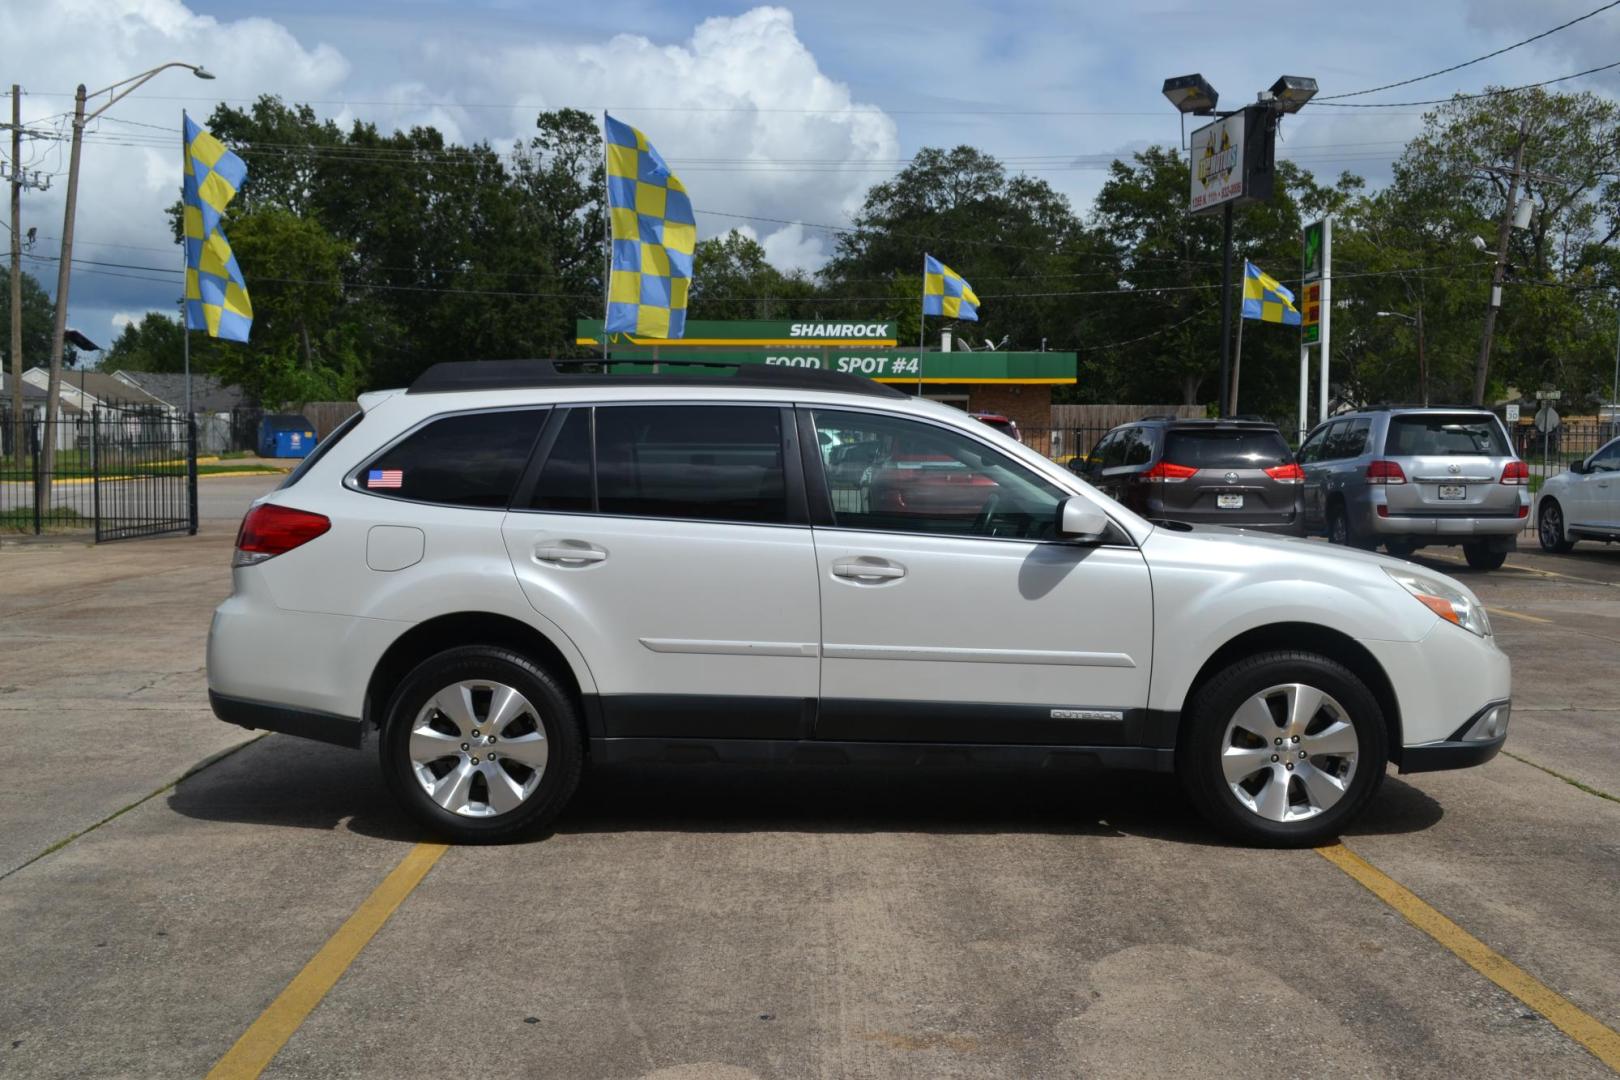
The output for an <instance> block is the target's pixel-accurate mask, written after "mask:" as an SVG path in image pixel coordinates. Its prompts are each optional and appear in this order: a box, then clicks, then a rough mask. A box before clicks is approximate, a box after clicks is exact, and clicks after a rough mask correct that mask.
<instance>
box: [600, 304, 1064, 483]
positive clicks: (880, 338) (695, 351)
mask: <svg viewBox="0 0 1620 1080" xmlns="http://www.w3.org/2000/svg"><path fill="white" fill-rule="evenodd" d="M894 330H895V326H894V323H893V322H890V321H883V320H878V319H867V320H854V321H848V322H823V321H798V322H789V321H718V320H713V321H711V320H692V321H688V322H687V324H686V336H685V337H683V338H678V339H670V340H653V339H649V338H638V337H635V336H633V335H631V334H610V335H608V340H607V358H608V359H610V360H640V361H650V360H657V359H659V358H661V357H662V358H666V359H671V360H673V359H677V358H679V359H689V360H727V361H731V362H734V363H750V364H781V365H786V366H791V367H807V368H820V369H823V370H827V371H842V372H846V373H848V374H852V375H860V376H864V377H866V378H869V379H872V380H874V381H875V382H881V383H890V384H892V385H893V386H894V387H895V388H896V389H898V390H901V391H905V392H908V393H917V392H920V393H921V394H922V395H923V396H924V397H928V398H933V399H935V400H938V401H942V402H944V403H946V404H947V405H954V406H956V407H957V408H959V409H965V410H967V411H969V412H991V413H1001V414H1002V415H1003V416H1007V417H1009V418H1011V419H1012V420H1013V422H1014V423H1016V424H1017V425H1018V427H1019V429H1020V430H1021V431H1022V432H1023V433H1024V441H1025V442H1026V443H1027V444H1029V446H1030V447H1031V448H1032V449H1035V450H1038V451H1040V452H1042V453H1045V452H1046V450H1047V447H1046V445H1045V443H1046V441H1047V439H1048V438H1049V435H1050V430H1051V426H1052V388H1053V387H1054V386H1062V385H1064V384H1067V383H1073V382H1075V381H1076V379H1075V371H1076V367H1075V354H1074V353H1072V352H926V353H923V354H920V355H919V353H918V352H917V350H916V349H915V348H911V349H904V348H900V347H899V345H898V342H897V341H896V339H895V335H894ZM575 343H576V344H577V345H579V346H581V347H584V348H601V347H602V320H600V319H581V320H579V321H578V322H577V323H576V325H575Z"/></svg>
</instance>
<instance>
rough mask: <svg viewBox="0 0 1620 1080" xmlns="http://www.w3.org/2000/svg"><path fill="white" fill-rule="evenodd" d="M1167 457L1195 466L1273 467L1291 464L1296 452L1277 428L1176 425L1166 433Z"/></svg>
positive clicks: (1205, 467) (1204, 467)
mask: <svg viewBox="0 0 1620 1080" xmlns="http://www.w3.org/2000/svg"><path fill="white" fill-rule="evenodd" d="M1164 460H1166V461H1168V462H1170V463H1171V464H1174V465H1186V466H1187V467H1188V468H1193V469H1269V468H1271V467H1272V466H1274V465H1286V464H1288V463H1289V462H1290V461H1292V460H1293V455H1292V454H1291V453H1290V452H1289V450H1288V443H1286V442H1285V441H1283V437H1282V435H1281V434H1280V433H1278V432H1275V431H1264V430H1245V431H1219V430H1214V431H1190V430H1186V429H1182V430H1179V431H1178V430H1176V429H1174V428H1172V429H1171V430H1170V431H1168V432H1166V433H1165V436H1164Z"/></svg>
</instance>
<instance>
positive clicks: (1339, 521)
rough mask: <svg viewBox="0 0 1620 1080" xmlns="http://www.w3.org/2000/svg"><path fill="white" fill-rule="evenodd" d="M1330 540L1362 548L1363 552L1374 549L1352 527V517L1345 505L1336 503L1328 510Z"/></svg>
mask: <svg viewBox="0 0 1620 1080" xmlns="http://www.w3.org/2000/svg"><path fill="white" fill-rule="evenodd" d="M1328 540H1329V542H1331V543H1334V544H1344V545H1346V546H1347V547H1355V548H1361V549H1362V550H1363V551H1371V550H1372V549H1373V545H1372V544H1371V543H1369V542H1367V541H1366V540H1364V539H1362V538H1361V536H1360V535H1358V534H1357V533H1356V531H1355V529H1353V528H1352V527H1351V525H1350V515H1349V514H1348V513H1347V512H1346V511H1345V508H1344V504H1343V503H1334V504H1333V507H1332V508H1331V509H1330V510H1328Z"/></svg>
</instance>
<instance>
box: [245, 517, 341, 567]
mask: <svg viewBox="0 0 1620 1080" xmlns="http://www.w3.org/2000/svg"><path fill="white" fill-rule="evenodd" d="M331 527H332V520H331V519H330V518H328V517H327V516H326V515H325V514H312V513H310V512H309V511H308V510H294V509H293V508H292V507H290V506H277V505H275V504H274V503H262V504H260V505H259V506H255V507H254V508H253V509H251V510H249V511H248V512H247V517H245V518H243V519H242V527H241V528H240V529H238V530H237V532H236V554H235V556H233V557H232V559H231V565H232V566H252V565H254V564H255V563H262V562H264V560H266V559H272V558H275V557H276V556H277V555H280V554H282V553H283V552H286V551H291V550H292V549H293V548H295V547H298V546H300V545H302V544H307V543H309V542H310V541H311V540H313V539H315V538H316V537H317V536H319V535H321V534H322V533H324V532H326V530H328V529H330V528H331Z"/></svg>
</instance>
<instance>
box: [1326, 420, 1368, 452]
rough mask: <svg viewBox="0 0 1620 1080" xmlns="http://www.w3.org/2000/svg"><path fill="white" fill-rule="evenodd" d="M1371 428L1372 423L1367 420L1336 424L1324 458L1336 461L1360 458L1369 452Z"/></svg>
mask: <svg viewBox="0 0 1620 1080" xmlns="http://www.w3.org/2000/svg"><path fill="white" fill-rule="evenodd" d="M1371 427H1372V421H1370V420H1366V419H1362V420H1348V421H1345V422H1344V423H1342V424H1335V425H1334V427H1333V434H1332V435H1331V436H1330V437H1329V438H1328V448H1327V453H1326V454H1324V455H1323V456H1324V457H1328V458H1332V459H1333V460H1335V461H1338V460H1340V459H1342V458H1353V457H1360V456H1361V455H1362V454H1364V453H1366V452H1367V432H1368V431H1369V430H1370V429H1371Z"/></svg>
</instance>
